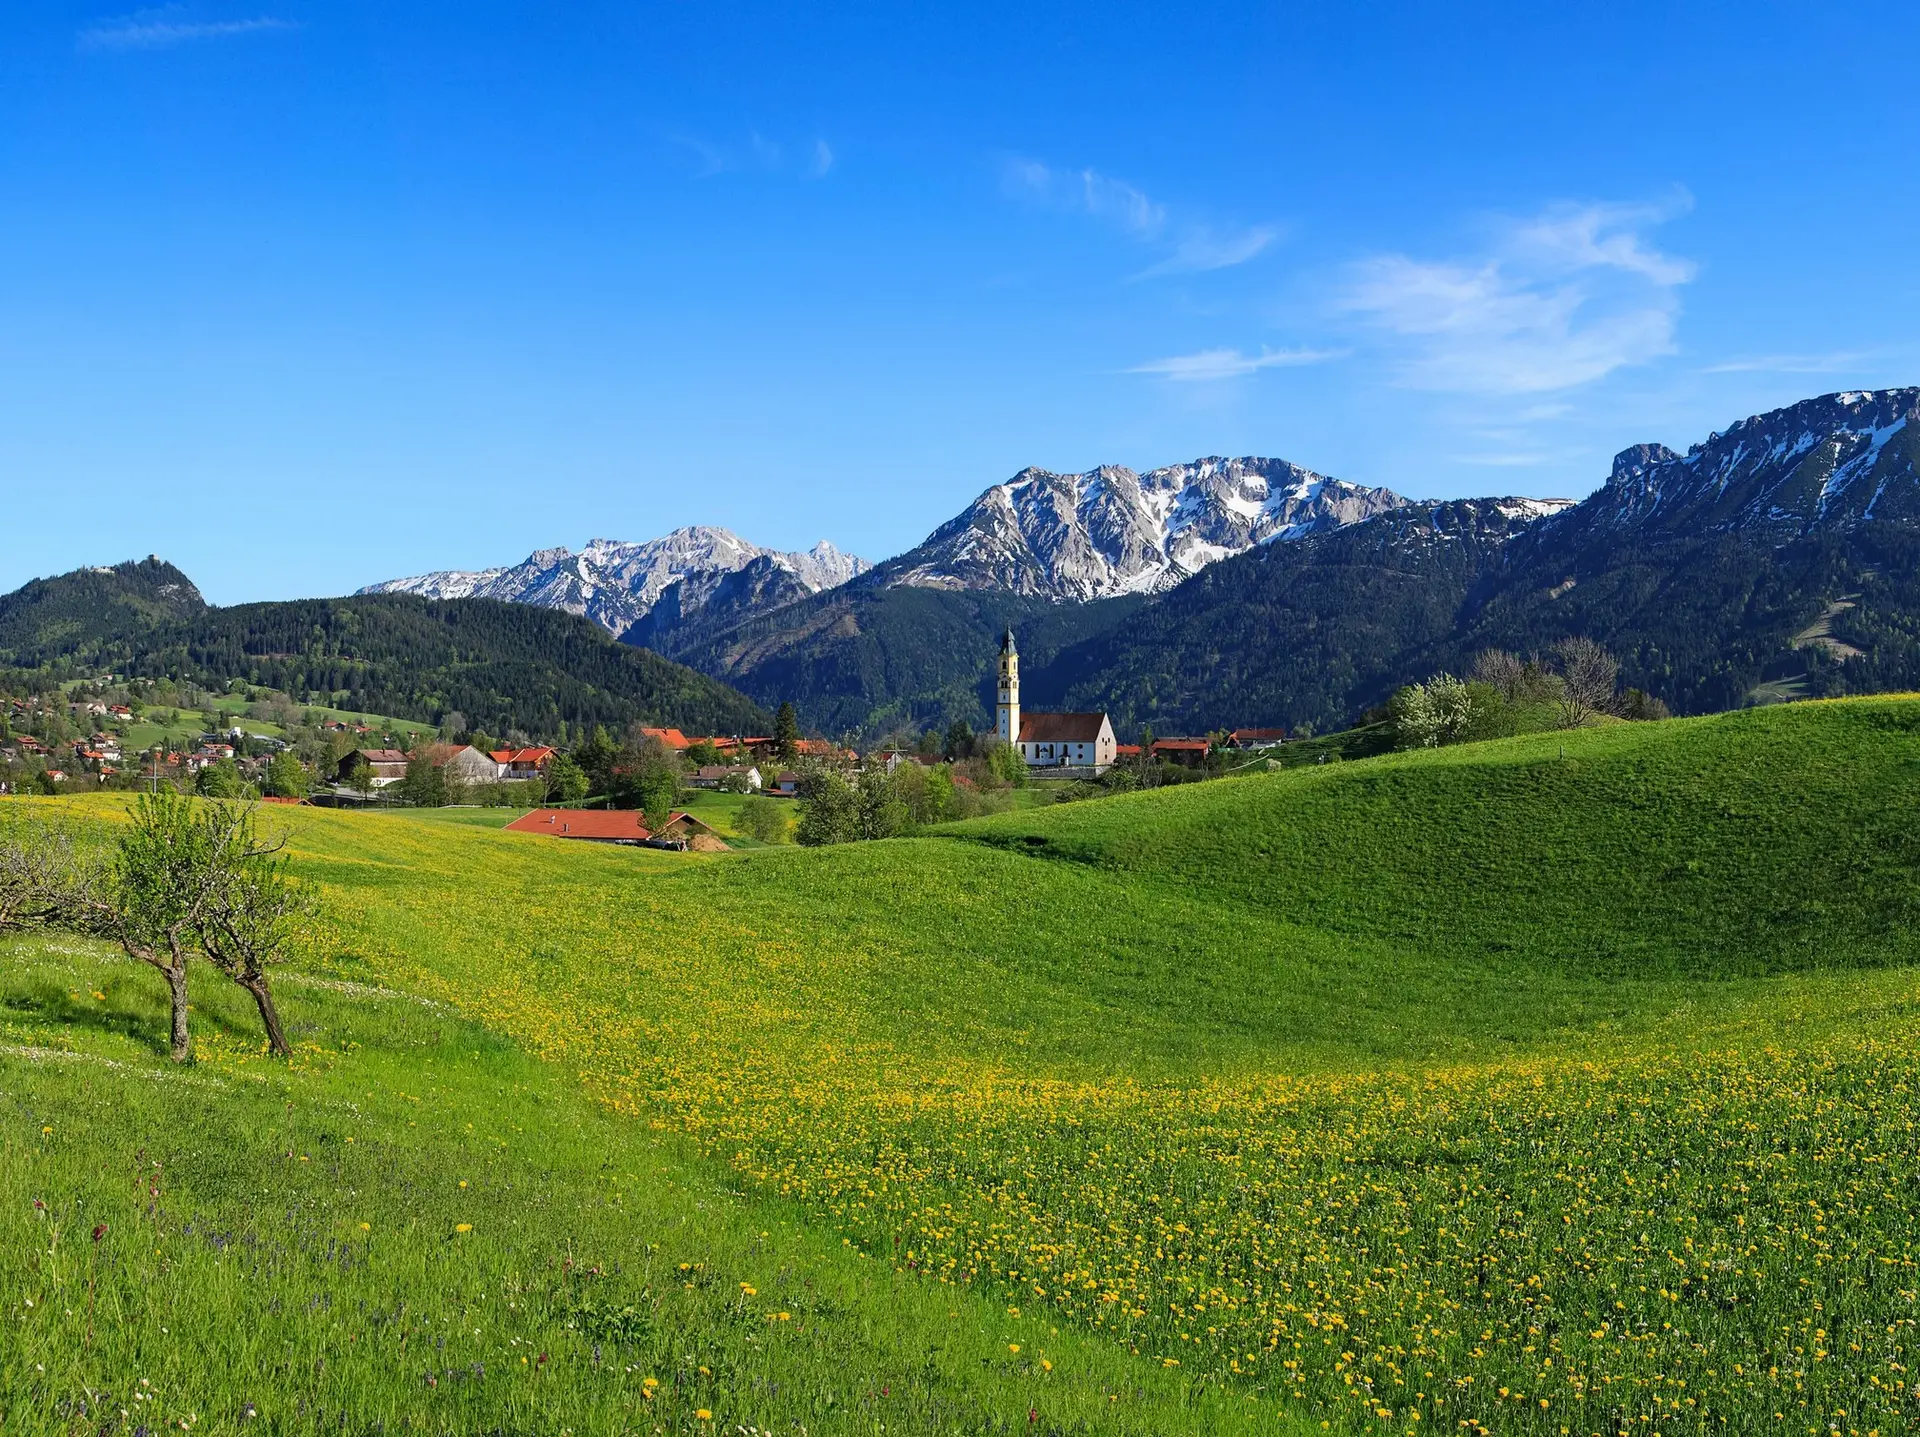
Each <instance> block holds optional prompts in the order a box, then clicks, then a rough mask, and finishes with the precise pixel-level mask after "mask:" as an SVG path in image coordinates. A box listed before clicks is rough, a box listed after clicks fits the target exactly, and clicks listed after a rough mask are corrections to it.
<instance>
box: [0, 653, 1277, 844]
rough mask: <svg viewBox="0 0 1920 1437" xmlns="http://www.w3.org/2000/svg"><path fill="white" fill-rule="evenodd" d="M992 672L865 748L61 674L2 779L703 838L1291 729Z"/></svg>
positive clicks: (17, 709)
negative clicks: (503, 723)
mask: <svg viewBox="0 0 1920 1437" xmlns="http://www.w3.org/2000/svg"><path fill="white" fill-rule="evenodd" d="M992 678H993V680H994V686H995V688H994V692H995V710H994V727H993V729H992V731H991V732H987V733H981V734H976V733H974V732H973V731H972V729H971V727H970V726H969V725H967V724H965V723H964V722H955V723H952V724H950V725H948V726H947V727H946V728H945V729H944V730H939V729H928V730H925V731H922V732H918V733H915V732H911V731H900V732H896V733H893V734H891V735H888V736H887V738H886V740H885V741H883V742H881V743H878V744H872V745H869V746H867V747H866V748H865V750H864V752H863V751H862V749H861V748H860V747H859V746H858V745H857V744H856V743H855V742H854V741H851V740H850V739H848V740H832V739H828V738H825V737H822V736H819V735H817V734H816V735H804V734H802V732H801V731H800V725H799V720H798V717H797V715H795V714H794V712H793V710H792V708H791V706H790V705H782V706H781V711H780V714H779V716H778V718H777V720H776V723H775V725H774V726H773V727H774V731H773V732H770V733H765V734H708V735H699V734H695V735H689V734H687V733H685V732H683V731H682V730H681V729H680V728H677V727H668V726H654V725H635V726H633V727H632V728H631V729H629V730H628V731H627V732H625V733H624V734H621V735H618V736H615V735H610V734H608V733H607V732H605V731H604V729H595V730H593V731H590V732H583V733H579V734H578V735H577V736H573V737H574V741H573V742H572V743H571V744H562V743H540V742H526V741H523V739H524V736H522V735H511V736H510V737H509V738H507V739H494V738H492V737H490V736H489V735H487V734H484V733H481V732H478V731H477V730H475V729H473V728H471V727H470V726H468V725H467V723H466V721H465V720H464V718H462V717H461V716H459V715H448V716H444V717H443V719H442V722H441V723H440V724H438V725H430V724H424V723H419V722H408V721H405V720H398V719H393V718H386V717H380V716H376V715H367V714H352V713H345V712H340V711H337V710H329V709H323V708H318V707H303V706H301V705H298V704H296V703H295V702H294V701H293V699H292V698H291V697H290V696H288V695H286V694H282V693H278V692H275V691H272V690H263V689H259V688H257V687H253V686H249V685H246V684H243V683H235V684H233V685H231V686H230V687H229V688H228V689H227V690H226V691H223V692H219V691H210V690H202V689H198V688H196V687H195V686H193V685H191V684H171V683H162V682H156V681H152V680H139V679H129V680H123V679H121V678H119V677H118V676H116V675H113V674H101V675H98V676H96V677H94V678H92V679H89V680H82V681H69V682H68V683H66V684H65V685H62V686H61V687H60V688H59V689H57V690H55V691H52V692H44V691H43V692H37V693H32V692H19V693H4V691H0V793H36V792H37V793H43V794H54V793H63V792H74V791H86V790H98V789H124V790H135V789H151V788H153V787H156V786H159V785H162V784H165V785H168V786H170V787H173V788H176V789H179V790H181V791H185V792H191V793H196V794H199V795H202V796H206V797H215V798H258V799H261V800H262V801H265V802H269V803H306V804H313V805H318V806H327V807H367V808H374V809H384V808H398V807H409V808H445V807H490V808H507V809H519V810H525V812H524V815H523V816H522V817H519V818H516V819H514V820H513V821H512V822H511V823H509V824H508V825H507V827H508V829H509V831H512V832H518V833H529V834H540V835H544V836H549V837H555V838H565V839H573V840H580V841H585V842H596V843H616V844H627V845H638V846H649V847H657V848H672V849H683V850H694V851H699V850H703V849H705V850H714V849H719V848H724V847H726V846H728V845H729V844H734V845H737V844H738V843H740V842H742V841H747V842H753V841H759V842H768V843H779V842H787V841H799V842H802V843H807V842H816V841H818V842H838V841H847V840H848V839H851V838H858V837H885V836H893V835H895V834H899V833H905V832H910V831H913V830H914V829H915V828H917V827H918V826H920V825H922V824H925V823H929V822H939V821H944V820H945V819H949V818H958V817H970V816H975V815H978V814H982V813H990V812H997V811H1001V810H1002V809H1005V808H1009V807H1025V806H1031V805H1032V804H1034V803H1046V802H1056V801H1070V800H1074V799H1082V798H1091V797H1100V796H1104V795H1105V794H1108V793H1113V792H1125V791H1128V790H1130V789H1133V788H1138V787H1155V786H1159V785H1160V784H1162V783H1168V782H1186V781H1192V780H1194V779H1199V778H1204V777H1208V776H1211V775H1214V774H1218V773H1223V772H1229V771H1234V770H1236V769H1240V768H1244V767H1245V766H1246V765H1247V764H1248V763H1249V762H1254V761H1258V760H1259V758H1260V757H1261V756H1262V755H1264V754H1267V753H1270V752H1273V751H1275V750H1278V749H1279V748H1280V747H1281V746H1282V745H1284V744H1286V743H1287V742H1288V741H1289V735H1288V734H1287V733H1286V732H1285V731H1284V730H1282V729H1280V728H1274V727H1264V728H1240V729H1234V730H1226V731H1220V732H1215V733H1212V734H1209V735H1202V736H1166V737H1155V736H1153V735H1151V734H1150V733H1149V734H1146V735H1142V740H1143V741H1142V742H1138V743H1121V742H1119V741H1118V739H1117V737H1116V735H1115V733H1114V729H1113V725H1112V722H1111V720H1110V718H1109V717H1108V715H1106V714H1104V713H1057V712H1044V711H1037V710H1032V709H1026V708H1023V706H1022V703H1021V694H1020V674H1019V654H1018V650H1017V647H1016V644H1015V639H1014V636H1013V634H1012V633H1011V631H1009V632H1008V633H1007V634H1006V635H1005V637H1004V639H1003V641H1002V644H1001V651H1000V655H999V658H998V662H997V665H996V670H995V672H994V674H993V675H992ZM13 687H16V688H24V685H18V684H16V685H14V686H13ZM1297 737H1298V736H1296V738H1297ZM810 799H811V800H813V802H811V803H809V802H808V800H810ZM749 800H751V802H749ZM782 805H787V806H788V807H787V808H786V811H785V812H781V811H780V808H781V806H782ZM816 811H817V812H816ZM829 812H832V813H836V814H840V815H842V817H841V819H839V820H834V821H829V820H827V819H826V818H825V817H823V816H822V815H825V814H827V813H829ZM810 817H811V818H812V819H814V820H815V821H813V822H812V823H811V825H810V824H809V818H810Z"/></svg>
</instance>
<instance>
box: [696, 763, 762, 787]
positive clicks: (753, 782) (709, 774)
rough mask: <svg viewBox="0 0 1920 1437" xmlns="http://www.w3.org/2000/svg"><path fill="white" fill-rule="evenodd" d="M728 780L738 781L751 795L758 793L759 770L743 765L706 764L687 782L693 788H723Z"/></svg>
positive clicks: (749, 765)
mask: <svg viewBox="0 0 1920 1437" xmlns="http://www.w3.org/2000/svg"><path fill="white" fill-rule="evenodd" d="M729 779H738V780H739V781H740V782H741V783H742V784H744V785H745V787H746V788H747V789H748V790H749V791H750V792H753V793H758V792H759V791H760V770H759V769H757V768H755V767H753V766H752V765H751V764H744V763H706V764H702V765H701V766H700V767H699V768H698V769H696V770H695V771H694V775H693V777H692V778H691V779H690V780H688V781H689V782H690V783H691V784H692V785H693V786H694V787H695V788H725V787H726V786H727V781H728V780H729Z"/></svg>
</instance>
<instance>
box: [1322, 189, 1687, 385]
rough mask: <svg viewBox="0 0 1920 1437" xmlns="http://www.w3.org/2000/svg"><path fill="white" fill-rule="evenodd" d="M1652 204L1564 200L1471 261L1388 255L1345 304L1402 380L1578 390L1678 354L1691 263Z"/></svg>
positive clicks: (1363, 274) (1356, 273)
mask: <svg viewBox="0 0 1920 1437" xmlns="http://www.w3.org/2000/svg"><path fill="white" fill-rule="evenodd" d="M1670 214H1671V210H1670V209H1661V208H1657V207H1654V206H1648V205H1617V204H1588V205H1557V206H1554V207H1553V208H1551V209H1548V210H1546V211H1544V212H1543V213H1541V214H1539V215H1536V216H1534V217H1532V218H1529V219H1525V220H1520V221H1517V222H1510V223H1509V224H1507V225H1505V226H1503V227H1502V229H1501V231H1500V233H1499V234H1498V236H1497V238H1496V242H1495V243H1494V244H1493V246H1492V247H1491V249H1490V252H1488V253H1486V254H1484V255H1482V256H1478V257H1474V258H1471V259H1464V260H1416V259H1411V258H1409V257H1408V256H1406V255H1381V256H1376V257H1374V258H1372V259H1368V260H1364V261H1362V262H1361V263H1359V264H1358V265H1356V266H1355V267H1354V269H1353V273H1352V276H1351V281H1350V284H1349V287H1348V290H1347V292H1346V294H1345V295H1344V296H1343V298H1342V300H1341V306H1342V308H1344V309H1345V310H1347V311H1349V312H1351V313H1353V314H1356V315H1359V316H1361V317H1362V318H1363V319H1364V320H1365V321H1366V322H1367V323H1368V324H1369V326H1370V327H1371V328H1372V329H1373V330H1374V331H1375V332H1376V333H1378V334H1379V335H1381V336H1383V337H1384V339H1385V341H1386V342H1387V344H1388V346H1389V349H1390V351H1391V352H1392V355H1393V358H1392V363H1393V366H1394V370H1395V373H1396V374H1397V376H1398V378H1399V381H1400V382H1401V383H1402V384H1404V385H1407V386H1409V387H1412V388H1417V389H1430V390H1440V391H1449V392H1456V393H1471V394H1494V395H1513V394H1532V393H1542V392H1548V391H1553V390H1561V389H1570V388H1573V387H1575V386H1577V385H1581V384H1587V383H1591V382H1592V381H1594V380H1597V379H1601V378H1604V377H1605V376H1606V375H1608V374H1611V373H1613V372H1614V371H1615V370H1617V369H1621V368H1625V367H1628V366H1631V365H1637V364H1645V363H1647V362H1648V361H1650V360H1653V359H1657V358H1659V357H1661V356H1663V355H1667V354H1671V353H1672V352H1673V350H1674V326H1675V322H1676V320H1677V318H1678V315H1679V309H1680V299H1679V291H1680V288H1681V286H1683V285H1685V284H1686V283H1688V281H1690V280H1691V279H1692V278H1693V275H1694V272H1695V266H1694V265H1693V263H1692V262H1691V261H1689V260H1685V259H1681V258H1678V257H1676V256H1673V255H1669V254H1665V253H1663V252H1662V251H1660V250H1658V249H1656V248H1654V247H1653V245H1652V244H1651V243H1650V241H1649V240H1648V238H1647V234H1646V231H1648V230H1649V229H1651V228H1653V227H1654V226H1655V225H1657V224H1659V223H1660V222H1661V221H1663V220H1665V219H1667V218H1669V217H1670Z"/></svg>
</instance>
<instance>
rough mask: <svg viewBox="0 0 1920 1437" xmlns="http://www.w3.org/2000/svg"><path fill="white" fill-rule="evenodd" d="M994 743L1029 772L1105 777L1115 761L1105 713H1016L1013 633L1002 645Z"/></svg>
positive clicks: (1017, 692) (1017, 669)
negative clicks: (1073, 771) (1009, 748)
mask: <svg viewBox="0 0 1920 1437" xmlns="http://www.w3.org/2000/svg"><path fill="white" fill-rule="evenodd" d="M998 680H999V681H998V694H997V698H996V700H995V704H994V726H993V733H994V737H995V738H997V739H999V740H1000V741H1001V742H1002V743H1010V744H1012V745H1013V746H1014V747H1015V748H1017V749H1019V751H1020V756H1021V757H1022V758H1024V759H1025V760H1026V761H1027V767H1029V768H1085V769H1092V770H1093V771H1094V772H1095V773H1104V772H1105V771H1106V770H1107V769H1109V768H1111V767H1113V761H1114V759H1115V757H1116V756H1117V755H1116V754H1115V752H1114V749H1115V747H1116V744H1115V742H1114V737H1113V724H1112V722H1111V721H1109V719H1108V718H1107V716H1106V715H1105V714H1103V713H1071V714H1049V713H1027V714H1023V713H1021V712H1020V651H1019V650H1018V649H1017V648H1016V647H1015V646H1014V642H1013V630H1012V629H1008V630H1007V632H1006V634H1005V636H1004V637H1003V638H1002V639H1001V640H1000V666H999V675H998Z"/></svg>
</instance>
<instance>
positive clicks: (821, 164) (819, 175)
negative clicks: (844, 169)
mask: <svg viewBox="0 0 1920 1437" xmlns="http://www.w3.org/2000/svg"><path fill="white" fill-rule="evenodd" d="M832 168H833V147H832V146H831V145H829V144H828V143H827V142H826V141H825V140H815V141H814V142H813V163H812V164H811V165H809V166H808V167H807V173H808V174H809V175H811V176H812V177H813V178H814V179H816V180H819V179H824V178H826V174H827V171H828V170H830V169H832Z"/></svg>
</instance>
